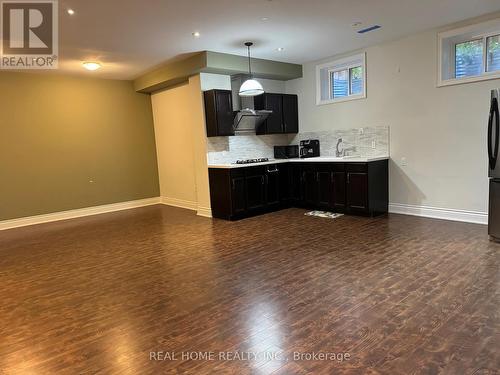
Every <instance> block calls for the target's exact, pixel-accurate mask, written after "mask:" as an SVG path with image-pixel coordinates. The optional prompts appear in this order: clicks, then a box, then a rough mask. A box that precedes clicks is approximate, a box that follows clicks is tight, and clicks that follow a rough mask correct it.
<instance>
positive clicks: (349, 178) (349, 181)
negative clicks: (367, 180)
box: [347, 173, 351, 184]
mask: <svg viewBox="0 0 500 375" xmlns="http://www.w3.org/2000/svg"><path fill="white" fill-rule="evenodd" d="M347 183H348V184H350V183H351V174H350V173H348V174H347Z"/></svg>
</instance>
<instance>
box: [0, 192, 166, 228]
mask: <svg viewBox="0 0 500 375" xmlns="http://www.w3.org/2000/svg"><path fill="white" fill-rule="evenodd" d="M159 203H160V198H159V197H157V198H147V199H139V200H135V201H129V202H120V203H113V204H105V205H102V206H94V207H87V208H79V209H76V210H69V211H62V212H55V213H51V214H45V215H37V216H29V217H23V218H19V219H12V220H5V221H0V230H6V229H12V228H19V227H25V226H28V225H35V224H43V223H50V222H53V221H60V220H68V219H75V218H78V217H84V216H91V215H99V214H105V213H108V212H115V211H123V210H129V209H131V208H138V207H144V206H151V205H154V204H159Z"/></svg>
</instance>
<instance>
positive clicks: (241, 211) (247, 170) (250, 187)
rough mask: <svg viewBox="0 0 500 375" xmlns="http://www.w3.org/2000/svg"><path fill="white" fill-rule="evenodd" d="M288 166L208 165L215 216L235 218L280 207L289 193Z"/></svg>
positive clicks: (228, 218)
mask: <svg viewBox="0 0 500 375" xmlns="http://www.w3.org/2000/svg"><path fill="white" fill-rule="evenodd" d="M286 174H287V168H286V167H282V166H280V165H279V164H277V165H266V166H258V167H244V168H233V169H226V168H209V173H208V176H209V180H210V200H211V205H212V216H213V217H216V218H219V219H227V220H234V219H240V218H242V217H246V216H252V215H255V214H259V213H263V212H269V211H273V210H276V209H279V208H280V207H281V206H282V202H284V201H286V198H287V197H286V196H285V195H283V196H282V190H283V189H285V188H286V185H284V184H283V182H282V181H283V177H284V176H286Z"/></svg>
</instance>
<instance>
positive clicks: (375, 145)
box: [372, 139, 377, 149]
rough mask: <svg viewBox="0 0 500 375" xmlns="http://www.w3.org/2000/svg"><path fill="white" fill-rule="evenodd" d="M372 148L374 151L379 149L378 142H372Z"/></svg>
mask: <svg viewBox="0 0 500 375" xmlns="http://www.w3.org/2000/svg"><path fill="white" fill-rule="evenodd" d="M372 148H373V149H376V148H377V141H376V140H375V139H374V140H373V141H372Z"/></svg>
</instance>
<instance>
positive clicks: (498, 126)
mask: <svg viewBox="0 0 500 375" xmlns="http://www.w3.org/2000/svg"><path fill="white" fill-rule="evenodd" d="M493 122H494V123H493ZM493 126H495V146H494V147H492V146H493V145H492V144H491V141H492V140H493V139H492V134H491V133H492V131H493ZM499 131H500V118H499V113H498V100H497V98H493V99H492V100H491V109H490V118H489V120H488V158H489V162H490V168H491V169H495V167H496V165H497V160H498V146H499V144H498V142H499V136H500V135H499V134H498V133H499Z"/></svg>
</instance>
